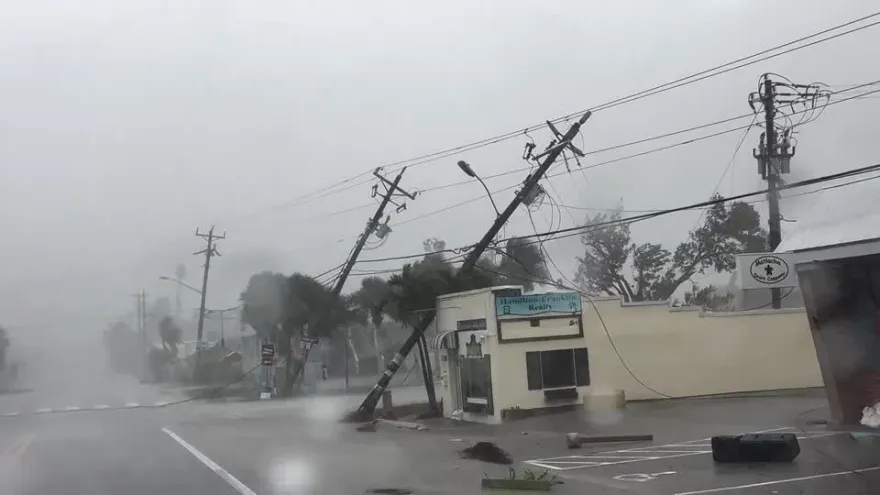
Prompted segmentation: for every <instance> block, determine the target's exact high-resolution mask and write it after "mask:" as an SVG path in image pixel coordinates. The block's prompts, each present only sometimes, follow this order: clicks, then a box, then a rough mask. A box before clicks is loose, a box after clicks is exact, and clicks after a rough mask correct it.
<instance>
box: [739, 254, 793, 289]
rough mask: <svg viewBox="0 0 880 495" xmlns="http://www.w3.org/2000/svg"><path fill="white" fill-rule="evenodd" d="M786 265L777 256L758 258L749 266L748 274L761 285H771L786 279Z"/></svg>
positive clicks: (787, 270) (787, 269)
mask: <svg viewBox="0 0 880 495" xmlns="http://www.w3.org/2000/svg"><path fill="white" fill-rule="evenodd" d="M788 272H789V268H788V263H786V262H785V260H784V259H782V258H780V257H779V256H759V257H757V258H755V261H752V264H751V266H749V274H751V276H752V278H753V279H755V280H757V281H758V282H761V283H762V284H767V285H772V284H775V283H778V282H780V281H781V280H785V277H788Z"/></svg>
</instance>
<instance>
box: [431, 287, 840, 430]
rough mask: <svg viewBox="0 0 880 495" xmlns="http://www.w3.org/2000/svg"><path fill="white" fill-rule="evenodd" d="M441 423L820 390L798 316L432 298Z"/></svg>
mask: <svg viewBox="0 0 880 495" xmlns="http://www.w3.org/2000/svg"><path fill="white" fill-rule="evenodd" d="M437 307H438V312H437V330H438V334H437V336H436V337H435V339H434V342H435V345H436V346H437V348H439V354H440V356H439V358H440V376H441V391H442V398H443V404H444V406H443V409H444V414H446V415H447V416H450V415H452V414H454V413H456V412H457V411H461V414H463V416H464V418H465V419H467V420H472V421H481V422H490V423H497V422H501V421H502V420H503V419H504V418H506V417H511V416H512V415H515V414H517V413H518V412H521V411H524V410H533V409H543V408H550V407H559V406H571V405H576V404H581V403H583V402H584V401H585V400H587V401H589V400H590V397H591V396H601V395H606V394H609V393H612V392H614V391H623V392H624V393H625V396H626V399H627V400H642V399H660V398H666V397H691V396H698V395H712V394H724V393H735V392H746V391H761V390H778V389H793V388H809V387H821V386H822V385H823V382H822V376H821V374H820V371H819V366H818V362H817V359H816V351H815V348H814V346H813V341H812V338H811V335H810V329H809V325H808V322H807V319H806V316H805V313H804V311H803V310H802V309H783V310H776V311H773V310H760V311H747V312H732V313H709V312H704V311H701V310H699V309H694V308H670V307H669V305H668V304H667V303H666V302H657V303H653V302H652V303H638V304H624V303H622V302H621V301H620V300H619V299H618V298H602V299H593V300H589V299H582V298H581V297H580V295H578V294H577V293H545V294H527V295H525V296H523V295H522V288H521V287H518V286H504V287H492V288H487V289H481V290H476V291H468V292H462V293H457V294H448V295H445V296H441V297H440V298H438V300H437Z"/></svg>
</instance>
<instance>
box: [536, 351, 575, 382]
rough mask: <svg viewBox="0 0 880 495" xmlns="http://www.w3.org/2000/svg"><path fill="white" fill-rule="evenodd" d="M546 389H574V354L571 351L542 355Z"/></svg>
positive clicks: (542, 372) (543, 353)
mask: <svg viewBox="0 0 880 495" xmlns="http://www.w3.org/2000/svg"><path fill="white" fill-rule="evenodd" d="M541 375H543V377H544V388H554V387H574V385H575V380H574V353H573V352H572V350H571V349H562V350H559V351H544V352H542V353H541Z"/></svg>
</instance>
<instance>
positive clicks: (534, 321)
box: [529, 318, 541, 327]
mask: <svg viewBox="0 0 880 495" xmlns="http://www.w3.org/2000/svg"><path fill="white" fill-rule="evenodd" d="M529 326H531V327H540V326H541V320H539V319H538V318H532V319H531V320H529Z"/></svg>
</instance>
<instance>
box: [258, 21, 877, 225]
mask: <svg viewBox="0 0 880 495" xmlns="http://www.w3.org/2000/svg"><path fill="white" fill-rule="evenodd" d="M878 16H880V12H873V13H871V14H868V15H865V16H862V17H859V18H857V19H853V20H851V21H847V22H843V23H840V24H836V25H834V26H831V27H828V28H826V29H822V30H820V31H816V32H813V33H810V34H807V35H805V36H801V37H799V38H796V39H794V40H791V41H788V42H785V43H782V44H779V45H774V46H772V47H769V48H766V49H763V50H760V51H758V52H755V53H752V54H750V55H746V56H743V57H739V58H737V59H734V60H731V61H729V62H725V63H722V64H719V65H716V66H714V67H710V68H708V69H703V70H700V71H697V72H694V73H692V74H689V75H687V76H683V77H680V78H677V79H674V80H672V81H668V82H666V83H663V84H658V85H655V86H652V87H650V88H647V89H644V90H640V91H637V92H634V93H630V94H628V95H625V96H621V97H618V98H614V99H612V100H609V101H607V102H604V103H600V104H597V105H595V106H593V107H591V108H589V109H587V110H589V111H592V112H596V111H600V110H607V109H609V108H614V107H617V106H621V105H624V104H627V103H632V102H634V101H639V100H642V99H645V98H648V97H651V96H655V95H658V94H661V93H665V92H667V91H671V90H673V89H677V88H681V87H683V86H687V85H690V84H693V83H696V82H700V81H704V80H706V79H709V78H712V77H716V76H719V75H722V74H726V73H729V72H732V71H735V70H739V69H742V68H745V67H749V66H751V65H754V64H757V63H760V62H763V61H766V60H771V59H774V58H777V57H779V56H782V55H786V54H789V53H793V52H796V51H800V50H802V49H805V48H809V47H812V46H816V45H818V44H821V43H825V42H828V41H831V40H834V39H837V38H840V37H843V36H847V35H850V34H853V33H856V32H859V31H863V30H865V29H868V28H871V27H874V26H877V25H878V24H880V21H875V22H871V23H867V24H862V23H864V22H865V21H868V20H871V19H873V18H876V17H878ZM859 24H860V25H859ZM851 26H855V27H851ZM850 27H851V28H850ZM845 28H850V29H847V30H844V29H845ZM841 30H844V31H841ZM836 31H840V32H836ZM826 35H827V36H826ZM587 110H578V111H575V112H571V113H569V114H566V115H563V116H561V117H557V118H555V119H552V120H550V121H545V122H542V123H540V124H535V125H531V126H527V127H525V128H520V129H517V130H514V131H509V132H505V133H502V134H498V135H495V136H492V137H488V138H484V139H480V140H477V141H473V142H470V143H466V144H462V145H458V146H454V147H451V148H446V149H443V150H440V151H435V152H432V153H427V154H423V155H418V156H415V157H412V158H407V159H404V160H398V161H395V162H391V163H387V164H385V165H383V167H384V168H388V169H392V168H393V170H391V171H396V170H398V169H400V168H401V167H404V166H407V167H414V166H418V165H423V164H426V163H431V162H434V161H438V160H442V159H444V158H448V157H450V156H454V155H459V154H461V153H465V152H468V151H473V150H475V149H479V148H483V147H486V146H490V145H493V144H497V143H500V142H504V141H507V140H510V139H514V138H517V137H520V136H522V135H523V134H526V133H528V132H533V131H537V130H540V129H543V128H544V127H546V126H547V122H550V123H553V124H559V123H562V122H565V121H566V120H569V119H572V118H574V117H576V116H578V115H581V114H583V113H584V112H585V111H587ZM394 167H396V168H394ZM369 173H370V172H369V171H364V172H361V173H359V174H357V175H354V176H351V177H348V178H345V179H342V180H340V181H337V182H336V183H334V184H332V185H330V186H327V187H324V188H322V189H320V190H318V191H314V192H311V193H308V194H305V195H303V196H300V197H297V198H294V199H291V200H288V201H284V202H282V203H279V204H277V205H274V206H271V207H269V208H268V209H277V208H285V207H290V206H297V205H300V204H304V203H306V202H310V201H314V200H316V199H320V198H323V197H327V196H330V195H334V194H340V193H342V192H345V191H348V190H351V189H353V188H355V187H358V186H361V185H364V184H367V183H369V182H370V180H371V179H369V178H367V179H364V180H358V179H360V178H362V177H364V176H366V175H368V174H369ZM339 186H343V187H341V188H338V189H335V188H337V187H339ZM250 216H251V215H246V216H245V218H247V217H250Z"/></svg>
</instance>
